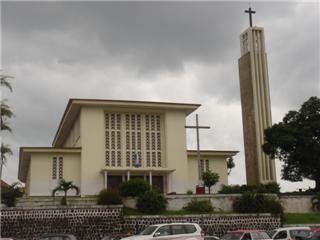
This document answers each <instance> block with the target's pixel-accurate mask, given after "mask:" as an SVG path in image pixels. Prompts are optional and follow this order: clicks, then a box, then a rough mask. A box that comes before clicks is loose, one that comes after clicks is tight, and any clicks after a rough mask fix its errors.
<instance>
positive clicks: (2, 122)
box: [0, 74, 13, 179]
mask: <svg viewBox="0 0 320 240" xmlns="http://www.w3.org/2000/svg"><path fill="white" fill-rule="evenodd" d="M10 78H12V77H10V76H6V75H3V74H0V86H1V87H2V86H3V87H6V88H8V89H9V90H10V92H12V86H11V83H10V82H9V81H8V80H9V79H10ZM0 107H1V109H0V130H1V131H9V132H12V130H11V127H10V126H9V123H8V119H10V118H11V117H12V116H13V112H12V111H11V109H10V106H9V105H7V104H6V103H5V100H3V101H1V104H0ZM8 155H12V151H11V149H10V146H9V145H7V144H3V143H1V155H0V179H1V177H2V167H3V164H5V162H6V160H7V156H8Z"/></svg>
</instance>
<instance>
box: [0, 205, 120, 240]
mask: <svg viewBox="0 0 320 240" xmlns="http://www.w3.org/2000/svg"><path fill="white" fill-rule="evenodd" d="M121 224H122V206H121V205H120V206H109V207H102V206H99V207H87V208H79V207H52V208H5V209H1V237H15V238H23V239H26V240H29V239H30V240H31V239H34V238H38V237H39V236H41V235H42V234H45V233H46V234H48V233H70V234H74V235H75V236H76V237H77V238H78V239H82V240H93V239H101V238H102V237H103V236H105V235H109V234H110V233H117V232H120V231H121Z"/></svg>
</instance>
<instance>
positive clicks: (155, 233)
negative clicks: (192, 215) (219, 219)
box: [122, 223, 204, 240]
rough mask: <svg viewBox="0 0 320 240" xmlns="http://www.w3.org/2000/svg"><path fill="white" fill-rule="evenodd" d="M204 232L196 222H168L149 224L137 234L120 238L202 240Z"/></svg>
mask: <svg viewBox="0 0 320 240" xmlns="http://www.w3.org/2000/svg"><path fill="white" fill-rule="evenodd" d="M203 237H204V232H203V231H202V229H201V228H200V226H199V225H198V224H196V223H168V224H157V225H150V226H149V227H147V228H145V229H144V230H143V231H142V232H140V233H139V234H138V235H134V236H131V237H126V238H122V240H149V239H150V240H151V239H152V240H156V239H161V240H162V239H163V240H165V239H172V238H174V239H183V240H203Z"/></svg>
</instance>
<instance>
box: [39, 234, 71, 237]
mask: <svg viewBox="0 0 320 240" xmlns="http://www.w3.org/2000/svg"><path fill="white" fill-rule="evenodd" d="M43 237H74V236H73V235H72V234H63V233H61V234H59V233H57V234H54V233H52V234H45V235H42V236H41V238H43Z"/></svg>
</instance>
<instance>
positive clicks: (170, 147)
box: [165, 111, 190, 193]
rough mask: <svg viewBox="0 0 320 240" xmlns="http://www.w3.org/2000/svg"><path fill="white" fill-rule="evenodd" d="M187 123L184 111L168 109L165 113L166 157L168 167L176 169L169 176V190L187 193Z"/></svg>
mask: <svg viewBox="0 0 320 240" xmlns="http://www.w3.org/2000/svg"><path fill="white" fill-rule="evenodd" d="M185 125H186V115H185V113H184V112H179V111H167V112H166V113H165V144H166V154H165V157H166V161H167V167H168V168H171V169H175V171H174V172H173V173H172V174H170V175H169V177H168V178H169V179H168V180H169V181H168V188H167V189H168V192H177V193H185V192H186V191H187V190H188V188H189V187H190V186H189V184H188V182H189V174H188V162H187V147H186V129H185Z"/></svg>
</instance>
